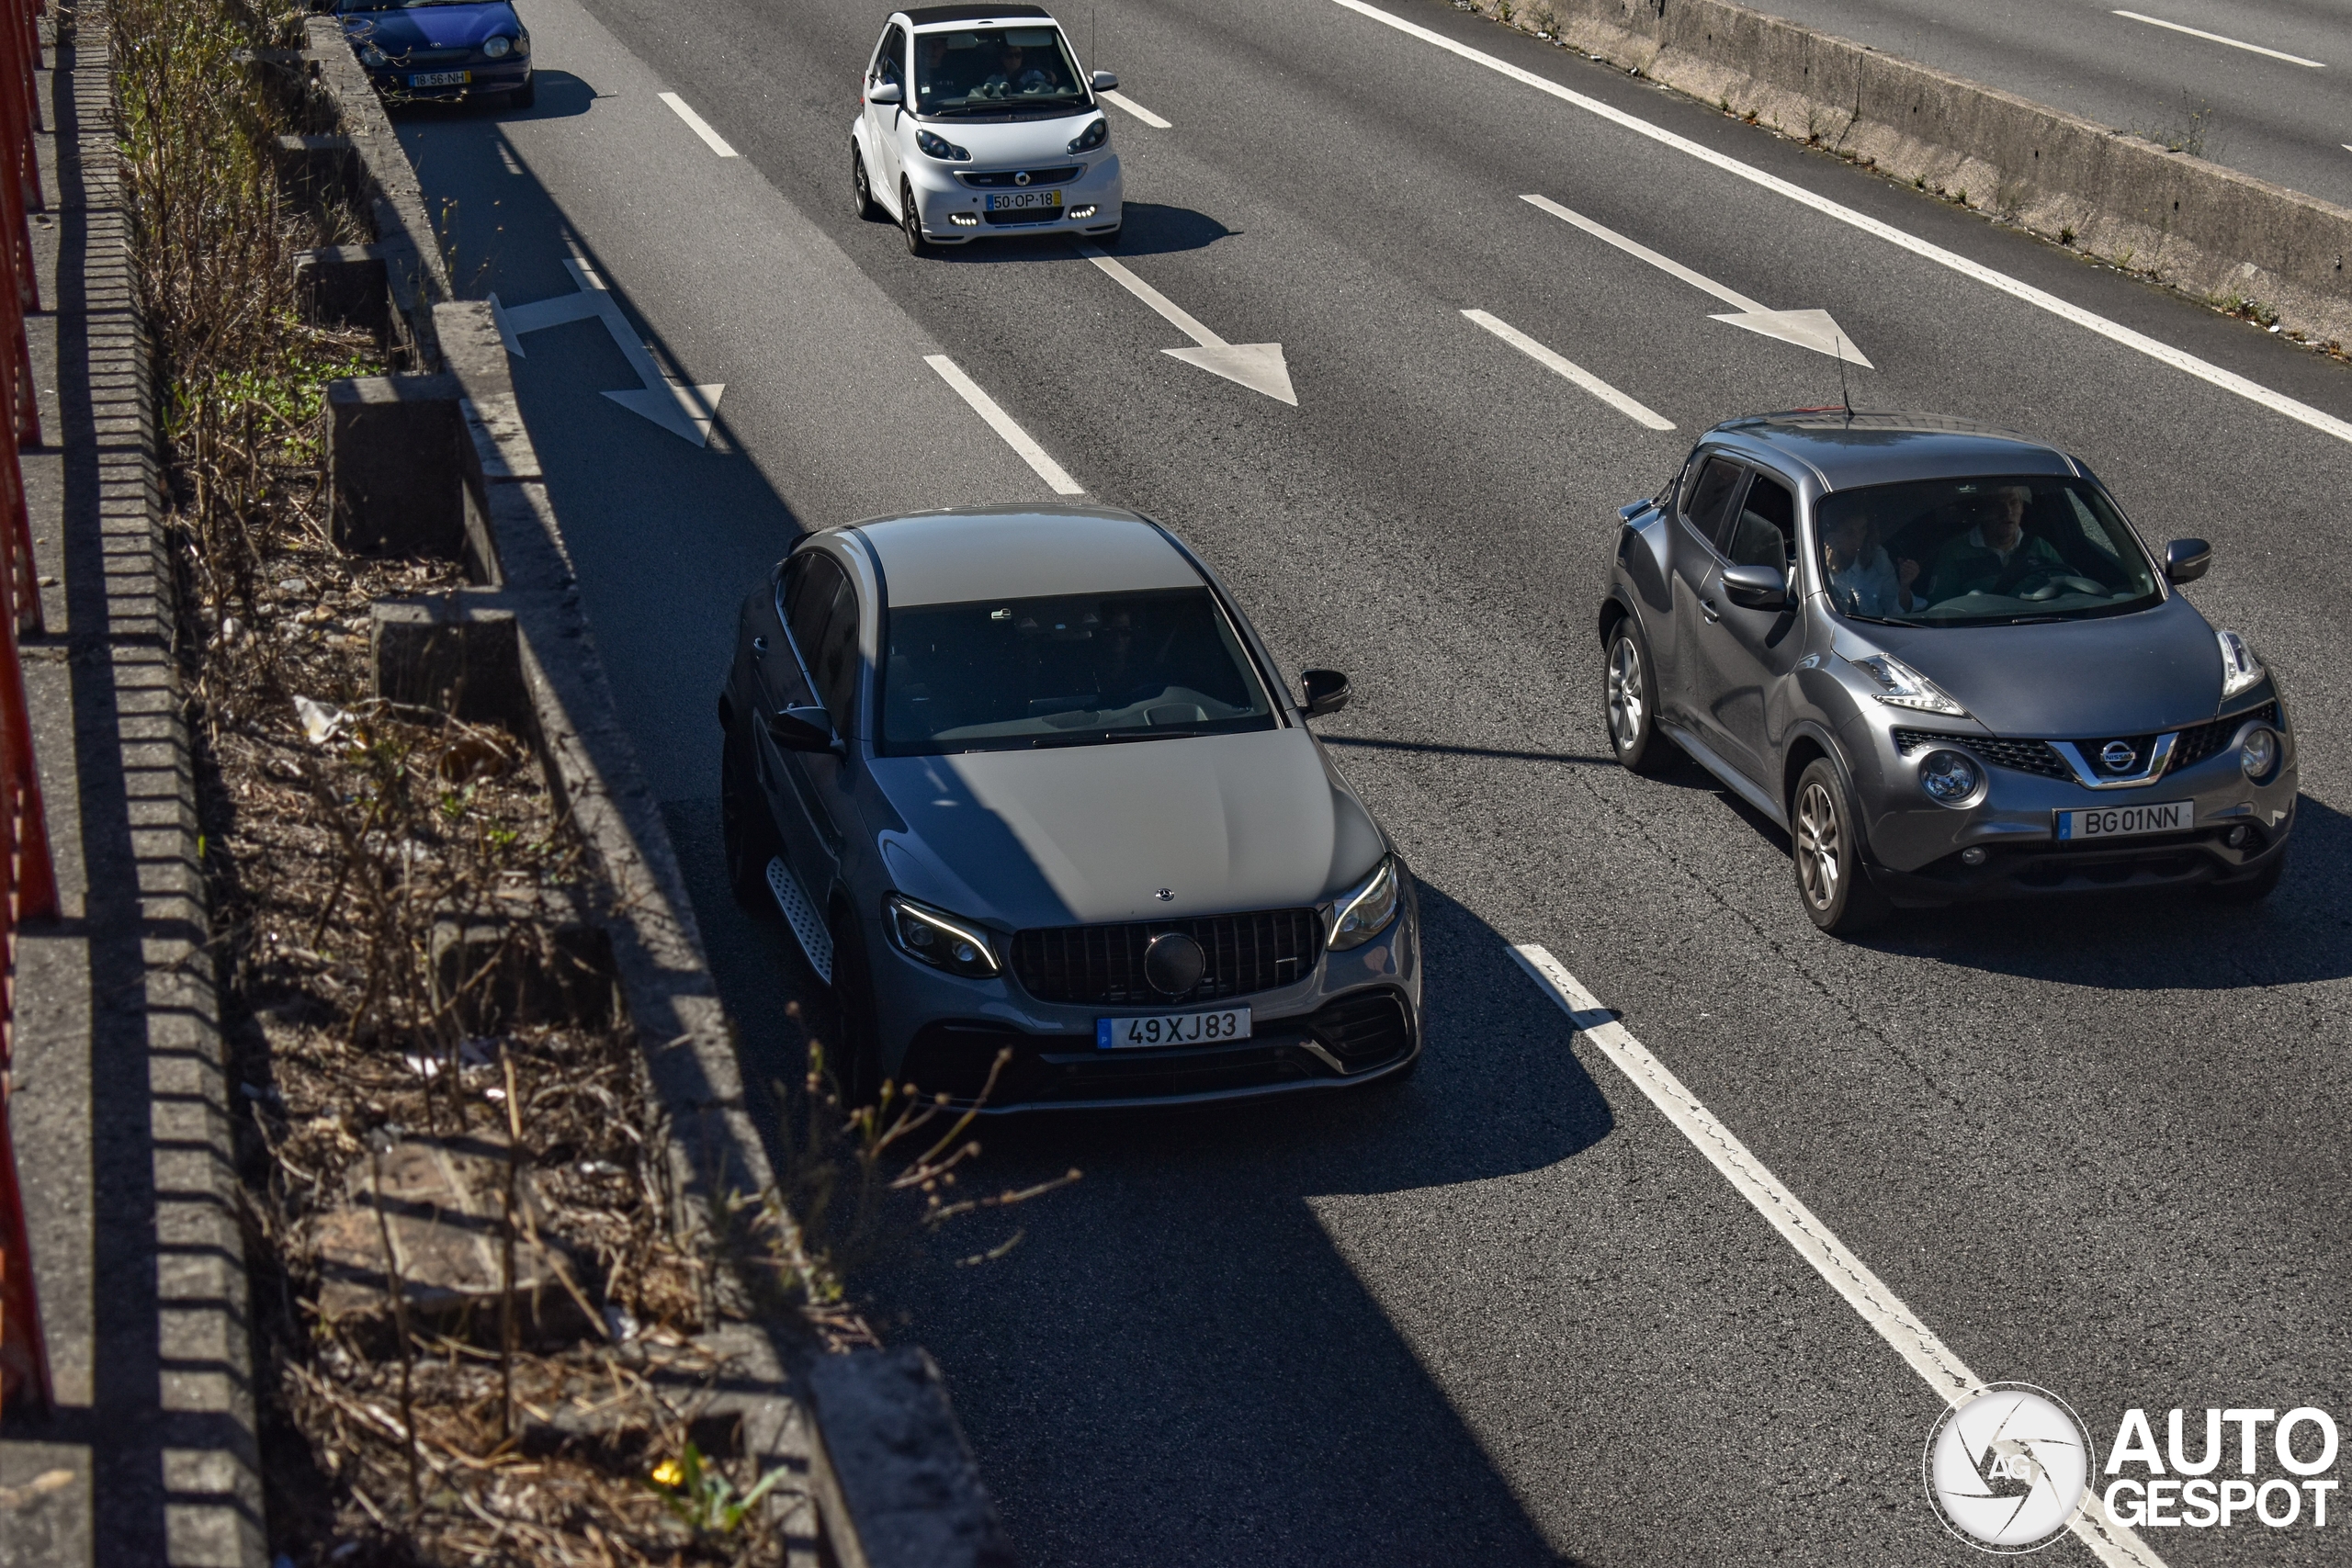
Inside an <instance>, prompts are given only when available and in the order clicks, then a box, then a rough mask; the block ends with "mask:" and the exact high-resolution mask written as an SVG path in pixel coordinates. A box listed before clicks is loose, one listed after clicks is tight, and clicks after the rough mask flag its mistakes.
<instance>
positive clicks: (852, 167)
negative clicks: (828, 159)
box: [849, 141, 882, 223]
mask: <svg viewBox="0 0 2352 1568" xmlns="http://www.w3.org/2000/svg"><path fill="white" fill-rule="evenodd" d="M849 183H850V188H851V189H852V190H854V191H855V192H856V194H857V220H858V221H859V222H861V223H863V222H865V221H866V220H869V219H873V218H878V217H880V216H881V212H882V209H880V208H879V207H878V206H876V203H875V200H874V182H873V181H872V180H869V179H867V178H866V177H865V153H863V152H859V151H858V150H857V143H856V142H854V141H853V142H851V143H850V144H849Z"/></svg>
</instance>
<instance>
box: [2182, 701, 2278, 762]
mask: <svg viewBox="0 0 2352 1568" xmlns="http://www.w3.org/2000/svg"><path fill="white" fill-rule="evenodd" d="M2257 723H2259V724H2269V725H2276V724H2277V723H2278V704H2277V703H2265V704H2263V705H2261V706H2260V707H2258V708H2249V709H2247V710H2246V711H2245V712H2244V713H2233V714H2232V715H2230V716H2228V717H2227V718H2217V719H2215V720H2214V721H2213V722H2212V723H2211V724H2200V725H2199V726H2197V727H2196V728H2193V729H2184V730H2182V731H2181V732H2180V739H2178V740H2176V741H2174V742H2173V747H2172V765H2173V766H2174V767H2175V768H2186V767H2188V766H2189V765H2191V764H2192V763H2196V762H2201V761H2204V760H2205V759H2206V758H2208V757H2210V756H2211V755H2212V754H2213V753H2214V752H2216V751H2219V750H2222V747H2224V746H2227V745H2228V744H2229V743H2230V738H2231V737H2232V736H2233V735H2235V734H2236V733H2237V732H2238V728H2239V727H2240V726H2241V725H2246V724H2257Z"/></svg>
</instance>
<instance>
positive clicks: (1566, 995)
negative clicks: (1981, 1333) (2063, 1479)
mask: <svg viewBox="0 0 2352 1568" xmlns="http://www.w3.org/2000/svg"><path fill="white" fill-rule="evenodd" d="M1510 955H1511V958H1512V960H1513V961H1514V962H1515V963H1517V964H1518V965H1519V966H1520V967H1521V969H1524V970H1526V971H1527V973H1528V974H1529V975H1531V976H1533V977H1534V980H1535V983H1536V984H1537V985H1539V986H1541V987H1544V993H1545V994H1546V995H1547V996H1549V997H1550V998H1552V999H1553V1000H1554V1001H1555V1002H1557V1003H1559V1004H1560V1009H1561V1010H1562V1011H1564V1012H1566V1014H1567V1015H1568V1021H1570V1022H1572V1023H1574V1024H1575V1025H1576V1027H1577V1030H1578V1031H1579V1032H1581V1033H1582V1034H1583V1035H1584V1037H1585V1038H1586V1039H1587V1040H1589V1041H1591V1042H1592V1043H1593V1044H1595V1045H1596V1046H1599V1047H1600V1051H1601V1054H1602V1055H1606V1056H1607V1057H1608V1058H1609V1060H1610V1061H1611V1064H1613V1065H1614V1066H1616V1068H1617V1070H1618V1071H1619V1072H1621V1073H1623V1074H1624V1075H1625V1076H1626V1077H1629V1078H1631V1079H1633V1081H1634V1088H1635V1089H1640V1090H1641V1091H1642V1093H1643V1094H1645V1096H1647V1097H1648V1099H1649V1101H1650V1103H1651V1104H1653V1105H1655V1106H1657V1108H1658V1110H1659V1111H1662V1112H1664V1113H1665V1116H1666V1119H1667V1120H1668V1122H1672V1123H1674V1127H1675V1130H1676V1131H1677V1132H1679V1133H1680V1134H1682V1135H1683V1136H1684V1137H1686V1138H1688V1139H1690V1140H1691V1145H1692V1146H1693V1147H1695V1148H1697V1149H1698V1151H1699V1152H1700V1153H1701V1154H1702V1155H1704V1156H1707V1163H1708V1164H1710V1165H1712V1166H1713V1167H1714V1168H1716V1169H1717V1170H1718V1171H1721V1172H1722V1173H1723V1175H1724V1179H1725V1180H1727V1181H1729V1182H1730V1183H1731V1184H1732V1187H1733V1188H1734V1190H1736V1191H1737V1192H1738V1193H1739V1195H1740V1196H1741V1197H1743V1198H1745V1199H1747V1201H1749V1202H1750V1203H1752V1204H1754V1205H1755V1206H1756V1211H1757V1213H1760V1214H1762V1215H1763V1216H1764V1217H1765V1218H1766V1219H1767V1220H1769V1221H1770V1222H1771V1224H1772V1228H1773V1229H1774V1230H1776V1231H1778V1232H1780V1233H1781V1239H1782V1240H1783V1241H1786V1242H1787V1243H1788V1244H1789V1245H1790V1246H1791V1247H1794V1248H1796V1250H1797V1255H1798V1256H1799V1257H1801V1258H1804V1260H1805V1261H1806V1262H1807V1263H1810V1264H1812V1265H1813V1267H1814V1269H1815V1270H1816V1271H1818V1272H1819V1274H1820V1275H1821V1277H1822V1278H1823V1279H1825V1280H1828V1281H1829V1285H1830V1288H1831V1289H1832V1290H1834V1291H1836V1292H1838V1294H1839V1295H1841V1296H1843V1297H1845V1298H1846V1304H1847V1305H1849V1306H1850V1307H1852V1308H1853V1309H1854V1310H1855V1311H1856V1312H1857V1313H1860V1314H1861V1318H1862V1321H1863V1322H1864V1323H1867V1324H1869V1325H1871V1328H1873V1329H1875V1330H1876V1331H1877V1333H1878V1337H1880V1338H1882V1339H1883V1340H1885V1341H1886V1342H1887V1344H1888V1345H1890V1346H1892V1347H1893V1348H1894V1353H1895V1354H1896V1355H1898V1356H1901V1357H1902V1358H1903V1359H1904V1362H1905V1365H1907V1366H1908V1367H1910V1369H1911V1370H1912V1371H1915V1372H1917V1373H1918V1374H1919V1377H1920V1378H1921V1380H1922V1381H1924V1382H1926V1383H1927V1385H1928V1387H1929V1388H1931V1389H1933V1390H1935V1391H1936V1395H1937V1397H1938V1398H1939V1399H1941V1400H1943V1401H1944V1402H1945V1403H1946V1404H1950V1405H1951V1406H1952V1407H1953V1408H1954V1409H1958V1408H1959V1407H1960V1406H1961V1405H1962V1404H1966V1403H1967V1402H1968V1401H1969V1400H1970V1399H1972V1398H1973V1397H1975V1395H1976V1393H1978V1392H1979V1391H1980V1390H1982V1389H1983V1388H1984V1387H1985V1380H1984V1379H1982V1378H1980V1377H1978V1376H1977V1375H1976V1374H1975V1373H1974V1372H1973V1371H1969V1370H1968V1367H1967V1365H1966V1364H1965V1363H1963V1362H1962V1360H1961V1359H1960V1358H1959V1357H1958V1356H1956V1355H1954V1354H1953V1353H1952V1349H1951V1346H1949V1345H1947V1344H1945V1343H1944V1342H1943V1341H1942V1340H1941V1339H1939V1338H1938V1337H1936V1335H1935V1332H1934V1331H1933V1330H1931V1329H1930V1328H1928V1325H1926V1324H1924V1323H1922V1322H1920V1321H1919V1318H1918V1316H1917V1314H1915V1313H1913V1312H1912V1310H1911V1309H1910V1308H1909V1307H1907V1306H1905V1305H1904V1304H1903V1299H1902V1298H1901V1297H1900V1296H1897V1295H1896V1294H1895V1293H1894V1292H1893V1291H1890V1290H1888V1289H1887V1288H1886V1285H1885V1283H1884V1282H1883V1280H1880V1279H1879V1277H1878V1276H1877V1275H1876V1274H1873V1273H1872V1272H1871V1270H1870V1268H1869V1267H1868V1266H1867V1265H1866V1264H1864V1263H1863V1262H1862V1260H1861V1259H1860V1258H1857V1257H1855V1256H1854V1255H1853V1254H1852V1253H1851V1252H1849V1251H1848V1250H1846V1246H1845V1244H1844V1243H1843V1242H1841V1241H1839V1240H1838V1238H1837V1236H1835V1235H1832V1234H1831V1233H1830V1230H1829V1227H1828V1226H1827V1225H1825V1224H1822V1223H1821V1222H1820V1221H1819V1220H1818V1219H1816V1218H1815V1216H1814V1213H1813V1211H1812V1210H1810V1209H1808V1208H1806V1207H1805V1206H1804V1203H1803V1202H1802V1201H1799V1200H1798V1198H1797V1195H1796V1194H1795V1193H1793V1192H1792V1191H1790V1190H1788V1189H1787V1188H1786V1187H1783V1186H1781V1181H1780V1179H1779V1178H1778V1177H1776V1176H1774V1175H1773V1174H1772V1173H1771V1171H1770V1170H1769V1169H1767V1168H1765V1165H1764V1162H1763V1161H1761V1160H1759V1159H1758V1158H1757V1157H1756V1156H1754V1155H1752V1154H1750V1153H1749V1152H1748V1150H1747V1145H1745V1144H1743V1143H1741V1142H1740V1141H1739V1139H1738V1138H1737V1137H1736V1136H1734V1135H1733V1134H1732V1131H1731V1129H1730V1128H1728V1127H1726V1126H1724V1124H1723V1123H1722V1122H1718V1121H1716V1120H1715V1117H1714V1113H1713V1111H1709V1110H1708V1109H1707V1108H1706V1107H1705V1106H1704V1105H1702V1104H1701V1103H1700V1101H1699V1097H1698V1096H1697V1095H1694V1094H1692V1093H1691V1091H1690V1090H1689V1089H1685V1088H1683V1087H1682V1080H1681V1079H1679V1078H1678V1077H1675V1076H1674V1075H1673V1074H1672V1073H1670V1072H1668V1070H1667V1067H1666V1064H1664V1063H1663V1062H1660V1061H1659V1060H1658V1059H1657V1057H1656V1056H1653V1055H1650V1053H1649V1051H1648V1048H1647V1047H1645V1046H1644V1045H1643V1043H1641V1042H1640V1041H1638V1040H1636V1039H1634V1036H1633V1035H1632V1033H1631V1032H1628V1031H1627V1030H1626V1028H1625V1026H1624V1025H1623V1024H1622V1023H1620V1022H1618V1021H1617V1015H1616V1014H1614V1013H1612V1012H1611V1011H1610V1010H1608V1009H1606V1008H1604V1007H1602V1006H1601V1005H1600V1002H1599V1000H1597V999H1596V998H1594V996H1593V994H1592V993H1591V992H1590V991H1588V990H1586V989H1585V988H1584V987H1583V986H1582V985H1581V984H1579V983H1578V982H1577V977H1576V976H1574V975H1571V974H1569V973H1568V972H1567V970H1566V968H1565V967H1564V966H1563V965H1562V964H1561V963H1560V961H1559V960H1558V959H1556V958H1555V957H1553V956H1552V954H1551V953H1549V952H1547V951H1545V950H1544V948H1542V947H1539V946H1537V945H1535V944H1534V943H1532V942H1527V943H1521V944H1520V945H1517V946H1514V947H1512V948H1511V950H1510ZM2095 1479H2096V1478H2094V1480H2095ZM2069 1528H2071V1529H2073V1530H2074V1532H2075V1535H2076V1536H2078V1537H2080V1538H2081V1540H2082V1542H2083V1544H2084V1545H2086V1546H2087V1547H2089V1548H2090V1549H2091V1552H2092V1554H2093V1555H2094V1556H2096V1557H2097V1558H2098V1560H2099V1561H2100V1562H2104V1563H2107V1564H2108V1565H2109V1568H2164V1560H2163V1559H2162V1558H2160V1557H2158V1556H2157V1555H2156V1554H2155V1553H2154V1552H2153V1551H2149V1550H2148V1547H2147V1543H2146V1542H2144V1541H2143V1540H2141V1539H2140V1538H2139V1537H2138V1536H2137V1535H2135V1534H2134V1533H2132V1531H2131V1529H2129V1528H2128V1527H2126V1526H2123V1525H2120V1524H2118V1523H2116V1522H2115V1521H2114V1520H2113V1519H2111V1518H2109V1517H2108V1513H2107V1510H2106V1508H2105V1507H2104V1506H2102V1505H2101V1503H2100V1500H2099V1495H2098V1488H2097V1487H2096V1486H2095V1485H2094V1486H2093V1487H2092V1488H2091V1489H2090V1490H2088V1491H2086V1492H2085V1493H2084V1495H2083V1505H2082V1506H2081V1508H2080V1509H2078V1510H2077V1511H2076V1512H2075V1517H2074V1519H2073V1520H2072V1521H2071V1524H2070V1527H2069Z"/></svg>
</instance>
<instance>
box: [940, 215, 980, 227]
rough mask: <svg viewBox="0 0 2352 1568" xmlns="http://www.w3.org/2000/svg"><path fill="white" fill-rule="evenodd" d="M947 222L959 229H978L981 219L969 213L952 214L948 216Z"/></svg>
mask: <svg viewBox="0 0 2352 1568" xmlns="http://www.w3.org/2000/svg"><path fill="white" fill-rule="evenodd" d="M947 221H949V222H950V223H953V224H955V225H956V227H957V228H958V229H977V228H978V227H979V226H980V220H979V219H978V217H977V216H976V215H974V214H972V213H969V212H951V213H949V214H948V215H947Z"/></svg>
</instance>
